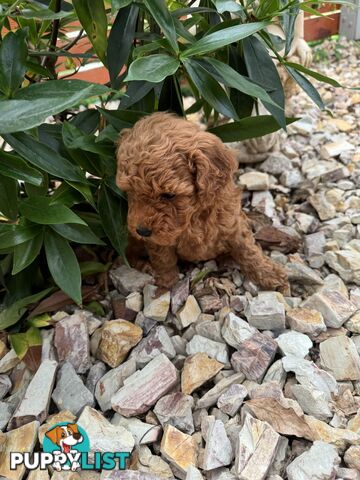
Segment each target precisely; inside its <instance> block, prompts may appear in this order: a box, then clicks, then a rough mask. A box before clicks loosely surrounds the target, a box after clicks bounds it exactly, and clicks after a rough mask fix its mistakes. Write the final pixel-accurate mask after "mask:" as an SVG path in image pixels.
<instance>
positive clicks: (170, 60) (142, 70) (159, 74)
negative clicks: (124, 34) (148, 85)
mask: <svg viewBox="0 0 360 480" xmlns="http://www.w3.org/2000/svg"><path fill="white" fill-rule="evenodd" d="M179 66H180V62H179V60H177V59H176V58H174V57H170V55H164V54H161V53H159V54H156V55H149V56H148V57H142V58H138V59H136V60H135V61H134V62H132V63H131V64H130V67H129V73H128V74H127V76H126V78H125V80H124V81H125V82H130V81H132V80H147V81H151V82H154V83H158V82H161V81H162V80H164V78H166V77H168V76H169V75H173V74H174V73H175V72H176V71H177V69H178V68H179Z"/></svg>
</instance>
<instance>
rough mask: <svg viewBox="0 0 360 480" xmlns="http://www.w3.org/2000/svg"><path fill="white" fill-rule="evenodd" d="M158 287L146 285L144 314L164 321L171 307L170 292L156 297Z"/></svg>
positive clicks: (158, 320)
mask: <svg viewBox="0 0 360 480" xmlns="http://www.w3.org/2000/svg"><path fill="white" fill-rule="evenodd" d="M156 291H157V287H155V286H154V285H146V286H145V287H144V291H143V294H144V315H145V317H148V318H152V319H153V320H156V321H157V322H164V321H165V320H166V317H167V314H168V312H169V308H170V292H165V293H163V294H162V295H160V296H159V297H157V298H156Z"/></svg>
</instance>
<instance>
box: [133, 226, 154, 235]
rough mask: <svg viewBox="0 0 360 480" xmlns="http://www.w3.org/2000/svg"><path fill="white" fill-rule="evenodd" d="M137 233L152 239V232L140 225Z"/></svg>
mask: <svg viewBox="0 0 360 480" xmlns="http://www.w3.org/2000/svg"><path fill="white" fill-rule="evenodd" d="M136 231H137V233H138V234H139V235H141V236H142V237H150V235H151V230H149V229H148V228H145V227H142V226H141V225H138V226H137V227H136Z"/></svg>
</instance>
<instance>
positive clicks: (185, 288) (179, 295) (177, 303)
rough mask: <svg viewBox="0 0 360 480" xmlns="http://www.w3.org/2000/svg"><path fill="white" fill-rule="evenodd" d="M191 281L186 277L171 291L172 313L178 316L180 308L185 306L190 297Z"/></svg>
mask: <svg viewBox="0 0 360 480" xmlns="http://www.w3.org/2000/svg"><path fill="white" fill-rule="evenodd" d="M189 290H190V279H189V277H185V278H183V279H182V280H180V281H179V282H178V283H177V284H176V285H175V286H174V287H173V289H172V290H171V313H172V314H173V315H176V313H177V311H178V310H179V308H180V307H182V306H183V305H184V303H185V302H186V299H187V298H188V296H189Z"/></svg>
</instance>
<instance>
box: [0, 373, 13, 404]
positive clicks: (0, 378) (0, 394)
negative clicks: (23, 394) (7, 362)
mask: <svg viewBox="0 0 360 480" xmlns="http://www.w3.org/2000/svg"><path fill="white" fill-rule="evenodd" d="M11 386H12V383H11V380H10V377H9V376H8V375H5V374H1V375H0V400H2V399H3V398H4V397H5V395H6V394H7V393H8V392H9V391H10V389H11Z"/></svg>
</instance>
